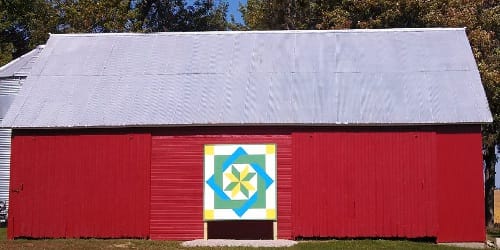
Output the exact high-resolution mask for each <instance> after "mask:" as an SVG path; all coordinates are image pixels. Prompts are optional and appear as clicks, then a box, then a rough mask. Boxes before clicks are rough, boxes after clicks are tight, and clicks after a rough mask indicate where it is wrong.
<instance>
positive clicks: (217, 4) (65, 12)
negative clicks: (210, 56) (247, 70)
mask: <svg viewBox="0 0 500 250" xmlns="http://www.w3.org/2000/svg"><path fill="white" fill-rule="evenodd" d="M227 8H228V4H227V2H225V1H223V0H221V1H213V0H196V1H194V2H193V3H192V4H191V5H188V4H187V3H186V1H185V0H0V66H1V65H4V64H6V63H8V62H9V61H11V60H12V59H13V58H16V57H18V56H20V55H22V54H25V53H27V52H28V51H29V50H31V49H33V48H34V47H35V46H36V45H39V44H44V43H45V42H46V40H47V39H48V37H49V33H106V32H160V31H203V30H227V29H229V28H230V27H238V26H237V25H232V24H230V23H229V22H228V21H227V20H226V14H227Z"/></svg>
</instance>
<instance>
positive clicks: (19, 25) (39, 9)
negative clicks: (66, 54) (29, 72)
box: [0, 0, 56, 65]
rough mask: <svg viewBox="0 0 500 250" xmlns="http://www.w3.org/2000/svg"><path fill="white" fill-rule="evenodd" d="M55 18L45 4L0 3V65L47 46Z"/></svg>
mask: <svg viewBox="0 0 500 250" xmlns="http://www.w3.org/2000/svg"><path fill="white" fill-rule="evenodd" d="M55 15H56V13H55V10H53V9H52V8H51V6H50V4H49V3H48V2H46V1H43V0H0V65H3V64H5V63H7V62H9V61H10V60H12V59H13V58H16V57H18V56H20V55H22V54H24V53H26V52H28V51H29V50H30V49H32V48H33V47H34V46H36V45H38V44H42V43H44V42H45V40H46V39H47V38H48V34H49V32H53V31H54V30H55V29H54V28H53V27H55V19H54V17H55Z"/></svg>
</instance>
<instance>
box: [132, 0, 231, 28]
mask: <svg viewBox="0 0 500 250" xmlns="http://www.w3.org/2000/svg"><path fill="white" fill-rule="evenodd" d="M227 7H228V5H227V3H226V2H223V1H221V2H219V4H218V5H217V4H215V2H214V1H210V0H205V1H200V0H196V1H194V3H193V5H191V6H188V5H187V4H186V2H185V1H184V0H142V1H139V3H138V5H137V24H138V25H137V29H136V30H137V31H144V32H166V31H208V30H227V28H228V22H227V20H226V13H227Z"/></svg>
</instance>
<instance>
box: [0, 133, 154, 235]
mask: <svg viewBox="0 0 500 250" xmlns="http://www.w3.org/2000/svg"><path fill="white" fill-rule="evenodd" d="M43 133H44V132H41V133H39V134H41V135H37V136H31V135H20V134H19V135H15V136H14V137H13V147H12V152H13V157H12V169H11V170H12V175H11V178H12V179H11V183H12V186H11V192H10V196H11V210H10V217H9V219H10V221H9V228H8V236H9V238H11V239H12V238H14V237H33V238H45V237H49V238H59V237H97V238H101V237H102V238H117V237H141V238H146V237H148V234H149V180H150V179H149V173H150V172H149V171H150V170H149V169H150V157H151V156H150V145H151V136H150V135H149V134H109V135H106V134H89V133H88V132H87V133H79V132H78V131H75V132H74V134H68V133H61V134H58V133H57V132H55V133H54V134H51V135H43ZM16 190H17V191H16Z"/></svg>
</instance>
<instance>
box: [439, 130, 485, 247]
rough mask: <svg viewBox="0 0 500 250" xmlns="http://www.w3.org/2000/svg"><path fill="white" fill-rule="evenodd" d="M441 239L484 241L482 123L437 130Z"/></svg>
mask: <svg viewBox="0 0 500 250" xmlns="http://www.w3.org/2000/svg"><path fill="white" fill-rule="evenodd" d="M437 136H438V139H437V142H438V152H439V154H438V166H437V167H438V171H439V172H438V178H439V184H438V199H439V210H438V218H439V233H438V239H437V240H438V242H467V241H471V242H484V241H485V237H486V232H485V226H484V183H483V160H482V151H481V150H482V137H481V127H480V126H456V127H448V128H441V129H439V130H438V134H437Z"/></svg>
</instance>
